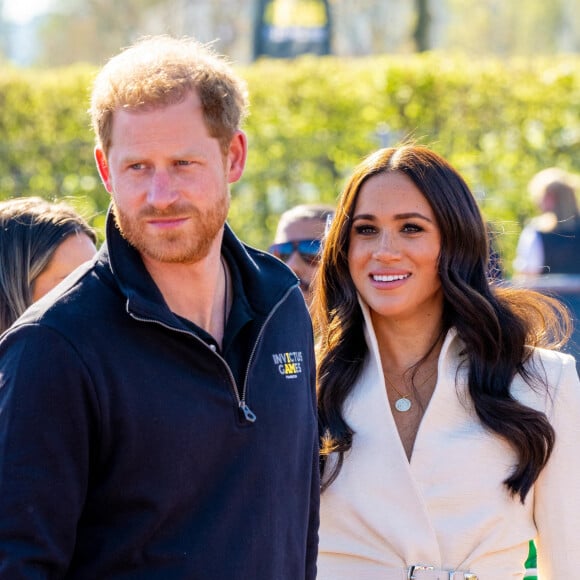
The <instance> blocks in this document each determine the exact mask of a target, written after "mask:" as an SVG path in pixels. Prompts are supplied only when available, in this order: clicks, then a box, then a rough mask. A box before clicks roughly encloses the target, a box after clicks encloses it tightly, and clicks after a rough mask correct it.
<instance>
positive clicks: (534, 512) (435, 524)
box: [317, 306, 580, 580]
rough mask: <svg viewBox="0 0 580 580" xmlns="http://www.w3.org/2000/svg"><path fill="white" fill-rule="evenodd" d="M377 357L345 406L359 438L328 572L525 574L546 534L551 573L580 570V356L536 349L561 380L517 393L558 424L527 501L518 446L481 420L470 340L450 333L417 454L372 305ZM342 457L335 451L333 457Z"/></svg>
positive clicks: (334, 521) (339, 492) (489, 577)
mask: <svg viewBox="0 0 580 580" xmlns="http://www.w3.org/2000/svg"><path fill="white" fill-rule="evenodd" d="M363 311H364V315H365V321H366V340H367V344H368V346H369V355H368V356H367V360H366V362H365V364H364V368H363V371H362V373H361V376H360V377H359V380H358V382H357V384H356V386H355V388H354V389H353V392H352V395H351V396H350V398H349V399H348V401H347V402H346V405H345V409H344V413H345V419H346V421H347V423H348V424H349V425H350V426H351V427H352V428H353V430H354V432H355V435H354V440H353V445H352V449H351V450H350V452H349V453H348V454H347V456H346V457H345V461H344V464H343V467H342V470H341V472H340V474H339V476H338V478H337V479H336V481H335V482H334V483H333V484H332V485H331V486H330V487H329V489H328V490H327V491H325V492H324V493H323V495H322V498H321V526H320V545H319V561H318V570H319V571H318V576H317V578H318V580H381V579H382V578H384V577H385V575H386V573H387V572H388V571H391V572H392V571H393V570H395V569H399V570H404V569H407V567H408V566H409V565H411V564H423V565H432V566H434V567H435V568H442V569H462V570H468V571H470V572H473V573H475V574H477V575H478V577H479V580H509V579H512V578H522V577H523V575H524V561H525V559H526V557H527V554H528V541H529V540H530V539H532V538H535V539H536V541H537V547H538V570H539V577H540V579H541V580H563V579H564V578H570V577H573V576H574V575H575V574H578V570H579V569H580V381H579V380H578V375H577V372H576V367H575V361H574V359H573V358H572V357H571V356H569V355H565V354H560V353H555V352H551V351H546V350H540V349H537V350H536V351H535V352H534V360H535V361H537V362H539V363H541V364H542V365H543V366H544V368H545V372H546V375H547V380H548V384H549V385H550V390H549V393H548V394H546V393H545V392H544V391H540V392H535V391H534V390H532V389H531V388H530V387H529V386H528V385H527V384H526V383H525V382H524V381H523V380H522V379H521V378H519V377H518V378H517V379H515V380H514V382H513V384H512V393H513V395H514V397H516V398H517V399H518V400H520V401H521V402H523V403H524V404H526V405H529V406H530V407H533V408H535V409H539V410H542V411H544V412H545V413H546V414H547V416H548V418H549V420H550V422H551V423H552V425H553V426H554V429H555V430H556V436H557V440H556V444H555V448H554V451H553V453H552V455H551V457H550V460H549V462H548V464H547V466H546V467H545V469H544V470H543V471H542V473H541V475H540V477H539V478H538V480H537V481H536V483H535V485H534V487H533V489H532V490H531V491H530V493H529V494H528V496H527V497H526V501H525V503H524V504H522V503H521V502H520V500H519V497H511V496H510V494H509V492H508V490H507V488H506V487H505V485H504V484H503V483H502V482H503V481H504V480H505V479H506V478H507V477H508V476H509V475H510V473H511V470H512V468H513V466H514V464H515V454H514V452H513V451H512V449H511V447H510V446H509V445H508V444H507V443H506V442H505V441H503V440H502V439H501V438H499V437H498V436H497V435H494V434H492V433H490V432H488V431H487V430H485V429H484V428H483V427H482V425H481V424H480V422H479V420H478V419H477V418H476V416H475V414H474V411H473V408H472V405H471V403H470V399H469V397H467V395H466V382H465V377H466V372H465V370H462V369H461V368H459V364H460V362H461V354H460V352H461V348H462V344H461V341H460V340H459V338H458V337H457V335H456V332H455V331H454V330H451V331H449V333H448V335H447V336H446V338H445V341H444V344H443V348H442V350H441V354H440V357H439V362H438V379H437V385H436V387H435V391H434V393H433V396H432V398H431V401H430V402H429V405H428V407H427V409H426V412H425V415H424V417H423V419H422V422H421V425H420V427H419V431H418V433H417V438H416V441H415V446H414V448H413V453H412V456H411V460H410V461H408V460H407V457H406V455H405V452H404V450H403V446H402V444H401V440H400V438H399V435H398V432H397V430H396V427H395V423H394V420H393V415H392V412H391V409H390V406H389V403H388V400H387V396H386V390H385V383H384V379H383V373H382V370H381V366H380V364H381V363H380V357H379V353H378V346H377V341H376V337H375V335H374V332H373V330H372V324H371V322H370V317H369V314H368V311H367V310H366V308H364V306H363ZM330 461H332V457H331V458H330Z"/></svg>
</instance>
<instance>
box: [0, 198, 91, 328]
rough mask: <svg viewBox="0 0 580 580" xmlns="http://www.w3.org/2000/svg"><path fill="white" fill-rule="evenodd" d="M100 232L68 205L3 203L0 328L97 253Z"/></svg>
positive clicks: (0, 217) (30, 200) (39, 201)
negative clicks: (97, 234) (95, 230)
mask: <svg viewBox="0 0 580 580" xmlns="http://www.w3.org/2000/svg"><path fill="white" fill-rule="evenodd" d="M96 243H97V236H96V234H95V232H94V230H93V229H92V228H91V227H90V226H89V224H88V223H87V222H86V221H85V220H84V219H83V218H82V217H81V216H80V215H79V214H78V213H77V212H76V211H75V210H74V209H73V208H72V207H70V206H69V205H68V204H66V203H64V202H58V203H51V202H49V201H46V200H44V199H41V198H39V197H19V198H13V199H9V200H6V201H2V202H0V332H4V330H6V329H7V328H8V327H9V326H10V325H11V324H12V323H13V322H14V321H15V320H16V319H17V318H18V317H19V316H20V315H21V314H22V313H23V312H24V311H25V310H26V308H28V306H30V305H31V304H32V303H33V302H36V301H37V300H38V299H39V298H41V297H42V296H44V294H46V293H47V292H48V291H49V290H51V289H52V288H53V287H54V286H56V285H57V284H58V283H59V282H60V281H61V280H63V279H64V278H65V277H66V276H67V275H68V274H70V273H71V272H72V271H73V270H74V269H75V268H77V267H78V266H80V265H81V264H82V263H83V262H85V261H87V260H90V259H91V258H92V257H93V256H94V254H95V253H96Z"/></svg>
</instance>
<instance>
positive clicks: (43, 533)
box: [0, 325, 94, 580]
mask: <svg viewBox="0 0 580 580" xmlns="http://www.w3.org/2000/svg"><path fill="white" fill-rule="evenodd" d="M89 383H90V381H89V378H88V373H87V372H86V370H85V368H84V366H83V364H82V362H81V357H80V356H79V353H77V352H76V349H75V348H74V346H73V345H70V344H69V343H68V342H67V341H65V340H63V339H62V337H60V335H58V333H56V332H54V331H52V330H50V329H47V328H43V327H39V326H36V325H27V326H23V327H18V328H16V329H14V330H10V331H8V333H7V334H5V335H4V338H3V339H2V341H0V514H2V516H1V517H0V579H1V580H20V579H26V580H40V579H45V578H61V577H63V576H64V575H65V574H66V570H67V568H68V566H69V563H70V559H71V557H72V553H73V550H74V544H75V533H76V528H77V523H78V520H79V517H80V513H81V510H82V505H83V500H84V497H85V494H86V489H87V479H88V473H89V456H90V453H89V434H90V431H91V420H90V415H91V413H90V411H89V409H90V408H91V407H92V406H93V404H94V401H92V402H91V401H90V399H91V397H90V396H87V393H88V392H89V390H90V388H89V389H87V387H88V386H89Z"/></svg>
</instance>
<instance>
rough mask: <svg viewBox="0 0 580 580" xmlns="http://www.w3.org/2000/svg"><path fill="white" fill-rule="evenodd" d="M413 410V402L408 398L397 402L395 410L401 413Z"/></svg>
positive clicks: (402, 398)
mask: <svg viewBox="0 0 580 580" xmlns="http://www.w3.org/2000/svg"><path fill="white" fill-rule="evenodd" d="M410 408H411V401H409V399H407V397H401V398H400V399H397V400H396V401H395V409H397V411H400V412H401V413H406V412H407V411H408V410H409V409H410Z"/></svg>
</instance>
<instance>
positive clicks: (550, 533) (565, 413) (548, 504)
mask: <svg viewBox="0 0 580 580" xmlns="http://www.w3.org/2000/svg"><path fill="white" fill-rule="evenodd" d="M555 384H556V390H555V391H554V392H553V394H552V404H553V408H552V409H551V412H549V413H548V418H549V419H550V421H551V423H552V426H553V427H554V429H555V431H556V443H555V445H554V450H553V452H552V454H551V456H550V459H549V460H548V463H547V465H546V467H545V468H544V469H543V470H542V472H541V474H540V477H539V478H538V480H537V481H536V484H535V486H534V488H535V492H534V496H535V497H534V500H535V504H534V519H535V522H536V527H537V539H536V541H537V551H538V572H539V574H538V576H539V577H541V578H566V577H567V576H569V575H570V571H571V570H575V569H576V568H577V567H578V562H580V541H579V540H578V536H579V533H580V527H579V526H580V493H579V490H580V462H579V461H578V458H579V457H580V421H579V417H580V381H579V379H578V374H577V372H576V366H575V361H574V359H572V357H570V356H565V357H564V364H563V367H562V373H561V376H560V379H559V380H558V381H557V382H556V383H555Z"/></svg>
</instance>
